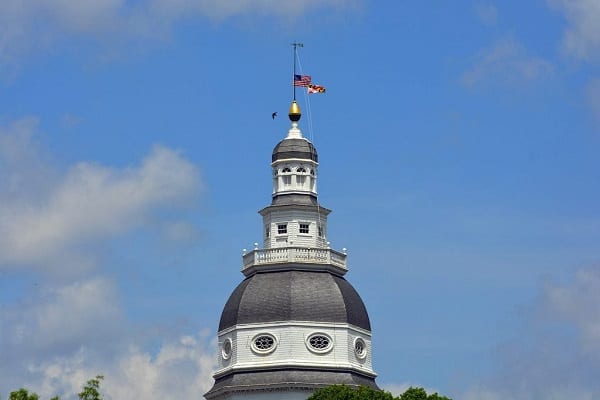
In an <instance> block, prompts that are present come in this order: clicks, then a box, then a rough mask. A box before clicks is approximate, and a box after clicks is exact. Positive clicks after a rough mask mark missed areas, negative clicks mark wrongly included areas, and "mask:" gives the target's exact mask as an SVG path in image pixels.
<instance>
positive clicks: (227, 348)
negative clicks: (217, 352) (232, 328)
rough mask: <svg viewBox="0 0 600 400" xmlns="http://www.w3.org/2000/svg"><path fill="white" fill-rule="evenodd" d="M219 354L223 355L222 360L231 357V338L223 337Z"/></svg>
mask: <svg viewBox="0 0 600 400" xmlns="http://www.w3.org/2000/svg"><path fill="white" fill-rule="evenodd" d="M221 356H222V357H223V360H229V357H231V339H225V341H224V342H223V346H222V347H221Z"/></svg>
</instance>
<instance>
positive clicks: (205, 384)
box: [0, 0, 600, 400]
mask: <svg viewBox="0 0 600 400" xmlns="http://www.w3.org/2000/svg"><path fill="white" fill-rule="evenodd" d="M384 4H385V5H384V6H383V5H381V3H377V4H376V3H375V2H366V1H361V0H328V1H310V0H304V1H301V0H297V1H287V0H284V1H277V2H273V1H267V0H250V1H237V0H236V1H228V2H224V1H221V2H218V1H208V0H207V1H201V0H189V1H167V0H138V1H127V0H111V1H102V2H101V1H97V0H86V1H79V2H70V1H56V2H48V1H43V0H35V1H30V2H27V3H22V2H21V1H20V0H3V1H2V2H1V3H0V396H2V398H6V397H7V395H8V392H9V391H10V390H12V389H16V388H18V387H21V386H26V387H29V388H31V389H34V390H36V391H37V392H38V393H40V394H41V395H43V397H50V395H54V394H60V395H61V396H63V397H64V398H65V399H71V398H73V395H74V394H75V393H77V390H78V388H79V387H80V385H81V384H82V383H83V382H84V381H85V380H86V379H88V378H89V377H91V376H94V375H96V374H97V373H102V374H104V375H105V376H106V380H105V382H104V383H103V386H104V388H105V390H106V395H107V398H109V399H113V400H114V399H124V398H133V397H137V398H144V399H150V400H152V399H159V398H160V399H164V398H199V397H200V396H201V394H203V393H204V391H206V390H207V389H208V388H209V387H210V385H211V383H212V382H211V373H212V370H213V368H214V365H215V364H214V360H215V358H216V355H215V354H216V352H215V349H216V343H215V339H214V337H215V335H216V328H217V324H218V319H219V316H220V311H221V309H222V306H223V304H224V302H225V301H226V299H227V297H228V296H229V294H230V293H231V291H232V290H233V288H234V287H235V286H236V285H237V284H238V283H239V282H240V281H241V279H242V275H241V274H240V272H239V270H240V267H241V258H240V256H241V250H242V248H250V247H251V246H252V243H253V242H255V241H260V235H261V222H260V217H259V215H258V214H257V213H256V211H257V210H259V209H260V208H262V207H264V206H266V205H267V204H268V203H269V201H270V191H271V181H270V179H271V178H270V176H271V175H270V166H269V163H270V152H271V150H272V148H273V146H274V145H275V144H276V143H277V142H278V141H279V140H281V139H282V138H283V137H284V136H285V134H286V132H287V129H288V127H289V121H288V120H287V119H286V118H285V114H286V113H287V109H288V107H289V103H290V100H291V85H290V80H291V62H292V49H291V47H290V43H291V42H293V41H301V42H303V43H304V48H302V49H301V50H300V52H299V53H300V54H299V57H300V67H301V71H302V72H303V73H305V74H309V75H312V77H313V81H314V82H316V83H319V84H322V85H324V86H326V87H327V93H326V94H324V95H313V96H311V97H310V98H308V99H307V97H306V96H305V95H304V94H301V95H300V96H299V102H300V106H301V107H302V109H303V111H304V114H303V119H302V121H301V128H302V129H303V131H304V133H305V135H306V136H309V137H311V138H312V140H313V141H314V143H315V145H316V147H317V149H318V151H319V154H320V170H319V172H320V175H319V198H320V201H321V203H322V204H323V205H324V206H326V207H328V208H331V209H333V213H332V214H331V216H330V219H329V220H330V223H329V229H328V235H329V237H328V238H329V240H330V241H331V242H332V246H333V247H335V248H338V249H340V248H342V247H346V248H348V251H349V266H350V272H349V273H348V274H347V276H346V277H347V279H348V280H349V281H350V282H351V283H352V284H353V285H354V286H355V287H356V288H357V289H358V291H359V293H360V294H361V296H362V297H363V300H364V301H365V303H366V305H367V308H368V310H369V313H370V316H371V320H372V321H371V322H372V326H373V340H374V346H375V348H374V356H373V357H374V367H375V369H376V371H377V372H378V374H379V377H378V382H379V384H380V385H382V386H383V387H386V388H388V389H389V390H392V391H396V392H398V391H401V390H403V389H404V388H406V387H407V386H408V385H419V386H424V387H426V388H429V389H433V390H438V391H440V392H441V393H443V394H446V395H448V396H452V397H454V398H455V399H466V400H473V399H484V400H495V399H499V398H502V399H504V400H506V399H514V400H517V399H542V398H543V399H563V398H578V399H594V398H597V397H598V396H600V384H599V383H598V381H597V376H598V374H600V245H599V243H600V207H599V206H598V204H600V186H599V182H600V159H599V157H598V156H597V154H598V152H599V150H600V134H599V131H600V5H599V4H600V3H598V2H597V1H596V0H570V1H568V0H548V1H545V0H532V1H527V2H521V1H519V2H517V1H504V2H492V1H466V0H465V1H460V0H457V1H453V2H442V1H398V2H386V3H384ZM309 109H310V113H309V112H308V111H309ZM273 111H278V112H279V114H280V117H278V118H277V119H275V120H272V119H271V113H272V112H273ZM309 114H310V118H309ZM309 122H310V123H309ZM567 393H568V394H567Z"/></svg>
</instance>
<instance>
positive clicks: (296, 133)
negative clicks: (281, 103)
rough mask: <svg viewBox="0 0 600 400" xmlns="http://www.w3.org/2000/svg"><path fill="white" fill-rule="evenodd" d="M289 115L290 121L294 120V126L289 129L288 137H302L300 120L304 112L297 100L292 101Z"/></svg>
mask: <svg viewBox="0 0 600 400" xmlns="http://www.w3.org/2000/svg"><path fill="white" fill-rule="evenodd" d="M288 117H289V118H290V121H292V127H291V128H290V130H289V131H288V134H287V137H286V139H302V131H301V130H300V128H298V121H300V118H301V117H302V113H301V112H300V106H299V105H298V103H297V102H296V100H294V101H292V105H291V106H290V112H289V113H288Z"/></svg>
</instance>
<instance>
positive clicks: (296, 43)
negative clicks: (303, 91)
mask: <svg viewBox="0 0 600 400" xmlns="http://www.w3.org/2000/svg"><path fill="white" fill-rule="evenodd" d="M292 47H293V48H294V73H293V75H292V87H293V88H294V89H293V90H294V101H296V85H295V79H296V58H297V50H296V49H297V48H298V47H304V44H302V43H298V42H294V43H292Z"/></svg>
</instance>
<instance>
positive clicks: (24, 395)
mask: <svg viewBox="0 0 600 400" xmlns="http://www.w3.org/2000/svg"><path fill="white" fill-rule="evenodd" d="M39 398H40V396H38V395H37V394H36V393H29V391H27V389H23V388H21V389H19V390H17V391H15V392H10V395H9V397H8V400H39ZM50 400H60V399H59V398H58V397H53V398H51V399H50Z"/></svg>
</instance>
